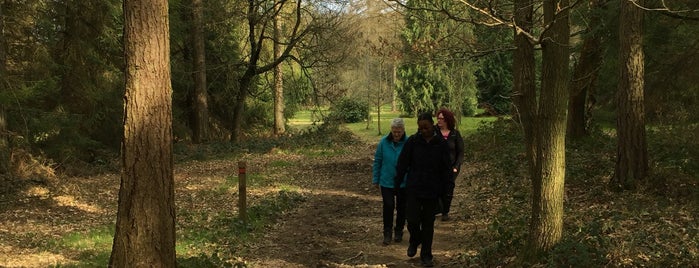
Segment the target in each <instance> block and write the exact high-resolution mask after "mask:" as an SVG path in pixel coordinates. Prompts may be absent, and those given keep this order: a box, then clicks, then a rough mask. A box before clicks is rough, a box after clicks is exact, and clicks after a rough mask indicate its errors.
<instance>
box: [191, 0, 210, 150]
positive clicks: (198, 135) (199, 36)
mask: <svg viewBox="0 0 699 268" xmlns="http://www.w3.org/2000/svg"><path fill="white" fill-rule="evenodd" d="M192 24H193V25H192V43H193V47H194V57H193V61H194V62H193V66H194V72H193V74H192V75H193V76H194V77H193V78H194V98H192V100H193V101H194V103H193V105H192V106H193V107H194V126H193V128H192V130H193V131H192V132H193V133H192V134H193V135H192V140H193V142H194V143H201V142H204V141H206V140H207V139H208V138H209V137H208V135H209V94H208V92H207V90H206V87H207V85H206V50H205V46H204V7H203V4H202V0H192Z"/></svg>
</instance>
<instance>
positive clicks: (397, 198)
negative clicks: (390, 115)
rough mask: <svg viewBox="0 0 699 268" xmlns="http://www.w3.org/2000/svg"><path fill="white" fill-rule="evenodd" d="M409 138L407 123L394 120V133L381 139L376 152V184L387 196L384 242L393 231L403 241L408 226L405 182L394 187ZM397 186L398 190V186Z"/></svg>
mask: <svg viewBox="0 0 699 268" xmlns="http://www.w3.org/2000/svg"><path fill="white" fill-rule="evenodd" d="M406 140H407V138H406V136H405V122H403V119H402V118H395V119H393V120H392V121H391V133H390V134H388V135H387V136H386V137H384V138H382V139H381V141H379V145H378V146H377V147H376V153H375V154H374V168H373V169H374V172H373V173H374V178H373V180H372V183H373V184H374V185H376V186H377V187H378V188H379V189H380V190H381V198H382V199H383V244H384V245H388V244H390V243H391V234H392V233H394V232H395V238H394V241H396V242H401V241H402V240H403V227H404V226H405V183H403V184H402V185H399V186H398V187H394V181H393V178H394V177H395V176H396V163H397V161H398V155H400V152H401V150H402V149H403V144H405V141H406ZM394 188H396V189H394ZM394 209H395V211H396V226H395V229H394V228H393V211H394Z"/></svg>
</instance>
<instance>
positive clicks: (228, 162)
mask: <svg viewBox="0 0 699 268" xmlns="http://www.w3.org/2000/svg"><path fill="white" fill-rule="evenodd" d="M348 138H350V137H339V139H348ZM329 143H332V141H329ZM313 150H314V149H310V153H309V150H307V149H300V150H295V149H289V150H283V149H278V148H275V149H272V150H271V151H269V152H266V153H247V154H244V155H243V156H242V158H245V159H246V161H247V163H248V174H249V176H251V177H254V178H257V180H258V181H263V182H262V183H259V184H257V185H251V186H249V188H248V191H249V195H250V197H249V198H248V202H249V203H250V204H251V205H254V204H259V203H261V202H262V201H263V200H266V198H267V197H269V194H270V193H279V191H280V189H281V188H283V187H295V190H294V191H298V192H300V194H301V195H302V196H303V200H304V201H300V202H298V204H295V207H294V208H292V209H291V210H288V211H284V212H282V213H281V214H280V215H279V216H278V218H277V219H273V221H272V223H270V224H269V225H268V226H265V227H264V228H263V229H258V230H256V231H255V233H254V234H252V236H250V238H249V239H247V240H242V242H240V241H238V242H236V241H235V240H236V239H238V238H236V237H218V238H216V239H217V240H216V241H214V242H211V241H209V242H205V243H200V244H193V245H192V244H190V245H186V246H182V247H184V248H185V249H184V250H186V251H191V252H196V251H197V250H198V251H199V252H202V253H204V254H205V255H207V256H210V255H211V253H212V252H214V251H219V252H233V254H234V255H235V256H233V257H234V258H235V260H234V262H235V263H245V265H247V266H248V267H419V266H420V262H419V257H413V258H408V257H407V256H406V249H407V245H408V244H407V240H408V237H409V233H408V232H407V230H405V235H404V240H403V242H401V243H392V244H391V245H388V246H384V245H382V243H381V241H382V223H381V198H380V194H379V190H378V189H377V188H375V186H373V185H372V184H371V175H372V164H373V162H372V158H373V155H374V150H375V144H366V143H363V142H353V143H351V144H350V145H342V146H336V145H333V146H328V148H326V149H323V150H324V151H321V152H315V153H314V152H313ZM239 160H240V159H239V158H236V159H210V160H200V161H198V160H189V161H183V162H179V163H178V164H177V165H176V168H175V171H174V175H175V185H176V189H175V194H176V198H175V202H176V208H177V226H176V228H177V229H178V230H177V231H178V234H179V233H180V232H182V231H183V230H195V231H199V230H207V231H212V230H213V232H214V233H215V232H216V229H217V228H221V227H220V226H218V225H216V224H217V221H219V220H220V219H224V220H225V221H230V220H231V219H235V217H236V215H237V211H236V210H237V208H236V205H235V204H236V201H237V197H236V193H237V187H235V186H231V183H230V182H231V181H230V180H231V178H232V177H235V176H236V171H237V162H238V161H239ZM275 163H284V164H283V165H278V164H277V165H275ZM468 168H469V166H468V165H465V166H464V170H463V171H462V174H461V176H460V178H459V179H458V180H457V186H456V190H455V198H454V203H453V205H452V213H451V216H452V220H451V221H448V222H442V221H440V220H437V221H436V222H435V239H434V244H433V254H434V256H435V267H466V266H469V265H468V263H467V262H468V261H467V260H465V259H468V257H469V256H475V255H476V254H477V252H478V251H479V247H482V245H480V244H482V241H481V240H483V237H482V235H483V233H485V232H484V230H485V229H486V228H487V224H488V223H489V222H490V220H488V219H487V217H488V215H487V214H490V213H489V211H492V210H496V209H497V208H496V207H493V205H492V204H489V205H486V206H484V204H483V200H477V197H478V196H480V197H483V195H484V194H485V195H489V193H482V192H481V193H479V194H475V191H476V190H478V189H476V185H475V184H474V185H473V186H471V185H470V183H467V179H465V178H467V177H468V176H467V175H468V174H469V173H470V172H469V171H468ZM119 181H120V179H119V175H118V172H108V173H102V174H94V175H85V176H71V177H54V178H50V179H46V180H42V181H23V182H17V181H5V182H3V185H6V186H7V187H5V188H3V189H5V190H3V192H0V203H1V204H2V207H0V267H52V266H55V265H70V264H75V263H83V264H85V258H89V259H95V258H105V255H106V257H107V258H108V254H109V251H110V249H111V238H110V236H111V235H112V234H111V231H110V228H108V226H113V222H114V220H115V219H116V209H117V196H118V191H119ZM280 185H286V186H280ZM10 190H13V191H10ZM480 191H482V189H481V190H480ZM490 194H492V193H490ZM481 199H482V198H481ZM476 210H478V211H476ZM224 228H228V227H224ZM95 230H97V232H95ZM74 234H81V235H79V236H76V237H81V236H85V237H95V236H96V237H102V236H104V237H106V238H102V239H97V242H91V243H97V244H91V245H74V244H71V243H78V242H70V239H68V240H66V237H72V236H73V235H74ZM478 237H480V238H478ZM52 241H53V242H52ZM181 242H182V241H180V240H178V243H181ZM228 245H231V246H232V248H229V247H231V246H228ZM179 250H183V249H178V252H179ZM194 254H198V253H194ZM100 256H102V257H100ZM178 258H180V255H179V253H178ZM184 258H186V257H184ZM88 263H89V261H88ZM98 266H99V265H97V266H95V267H98Z"/></svg>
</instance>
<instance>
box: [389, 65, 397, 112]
mask: <svg viewBox="0 0 699 268" xmlns="http://www.w3.org/2000/svg"><path fill="white" fill-rule="evenodd" d="M392 64H393V69H392V70H393V73H392V80H391V81H392V83H391V92H393V94H392V98H391V112H397V111H398V104H397V103H398V88H397V87H396V81H398V64H396V61H393V63H392Z"/></svg>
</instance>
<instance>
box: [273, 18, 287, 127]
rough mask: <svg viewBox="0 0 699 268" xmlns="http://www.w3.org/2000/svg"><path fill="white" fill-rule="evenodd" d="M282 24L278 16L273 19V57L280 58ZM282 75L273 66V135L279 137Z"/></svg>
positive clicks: (281, 115) (282, 105) (280, 67)
mask: <svg viewBox="0 0 699 268" xmlns="http://www.w3.org/2000/svg"><path fill="white" fill-rule="evenodd" d="M281 31H282V22H281V19H280V17H279V15H277V16H275V17H274V40H275V44H274V57H275V58H281V57H282V50H283V49H282V45H281V44H279V42H280V40H281ZM284 125H285V121H284V74H283V72H282V65H281V64H277V66H274V135H277V136H278V135H281V134H284V132H286V129H285V127H284Z"/></svg>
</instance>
